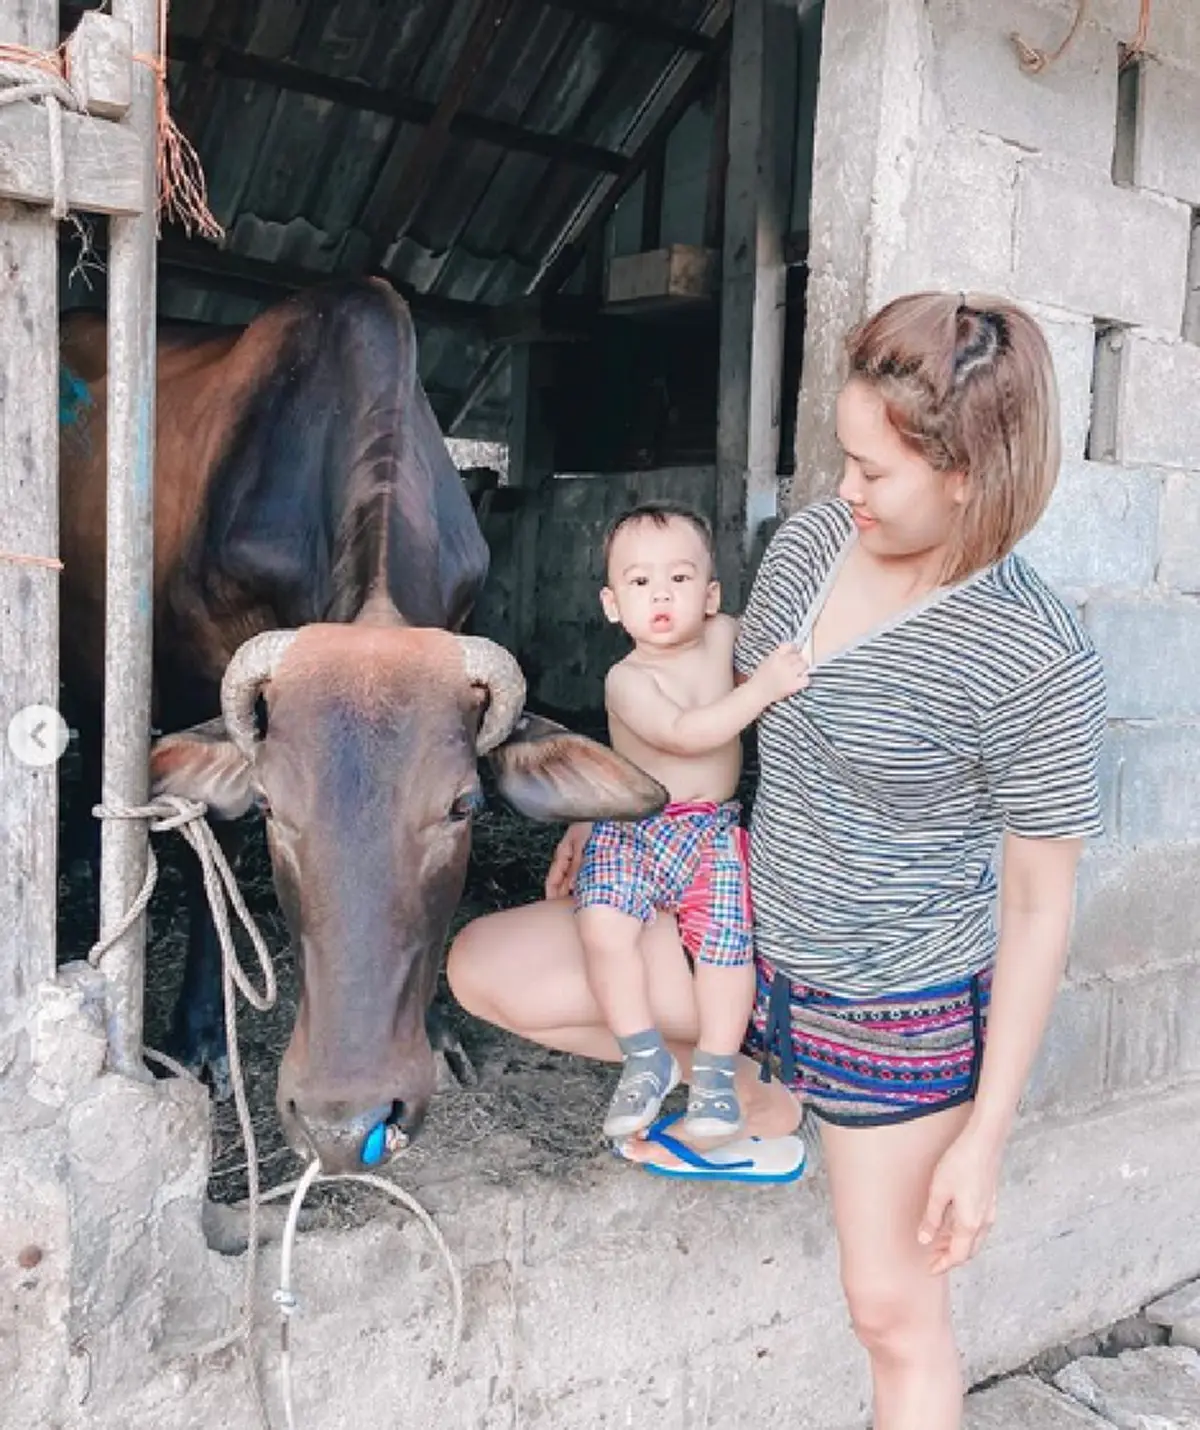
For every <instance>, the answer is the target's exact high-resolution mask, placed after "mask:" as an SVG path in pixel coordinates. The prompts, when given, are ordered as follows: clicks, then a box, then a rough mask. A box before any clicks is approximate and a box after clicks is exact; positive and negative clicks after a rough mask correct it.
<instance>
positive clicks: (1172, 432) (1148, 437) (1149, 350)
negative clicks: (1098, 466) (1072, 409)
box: [1117, 264, 1200, 469]
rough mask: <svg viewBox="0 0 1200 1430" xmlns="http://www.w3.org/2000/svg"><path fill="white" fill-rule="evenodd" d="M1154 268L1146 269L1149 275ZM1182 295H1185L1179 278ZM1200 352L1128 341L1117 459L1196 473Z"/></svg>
mask: <svg viewBox="0 0 1200 1430" xmlns="http://www.w3.org/2000/svg"><path fill="white" fill-rule="evenodd" d="M1150 267H1151V265H1149V264H1143V268H1144V269H1145V270H1147V271H1148V270H1149V269H1150ZM1179 291H1180V294H1181V295H1182V293H1183V279H1182V277H1180V281H1179ZM1198 394H1200V347H1197V346H1196V345H1195V344H1193V343H1184V342H1175V343H1167V342H1154V341H1152V340H1150V339H1147V338H1144V337H1142V336H1141V335H1140V334H1130V335H1128V336H1127V337H1126V339H1125V349H1124V353H1123V359H1122V363H1121V391H1120V397H1119V402H1118V412H1117V459H1118V461H1121V462H1127V463H1130V464H1132V465H1149V466H1158V467H1182V468H1185V469H1193V468H1195V467H1196V466H1197V464H1198V463H1200V401H1197V395H1198Z"/></svg>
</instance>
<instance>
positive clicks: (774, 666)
mask: <svg viewBox="0 0 1200 1430" xmlns="http://www.w3.org/2000/svg"><path fill="white" fill-rule="evenodd" d="M754 682H755V684H756V685H758V686H759V687H760V688H761V691H762V695H763V698H764V699H765V701H766V703H767V704H768V705H772V704H774V702H775V701H776V700H786V699H787V697H788V696H789V695H795V693H796V692H797V691H798V690H803V689H804V687H805V686H806V685H807V684H808V661H806V660H805V659H804V655H803V653H802V652H801V650H800V647H799V646H798V645H792V644H790V643H789V644H787V645H781V646H777V647H776V648H775V649H774V650H773V651H772V652H771V654H770V655H769V656H767V658H766V660H764V661H763V663H762V664H761V665H760V666H759V667H758V669H757V670H756V671H755V672H754Z"/></svg>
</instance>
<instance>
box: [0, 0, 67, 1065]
mask: <svg viewBox="0 0 1200 1430" xmlns="http://www.w3.org/2000/svg"><path fill="white" fill-rule="evenodd" d="M0 41H2V42H4V43H7V44H18V45H24V46H26V47H28V48H30V49H36V50H43V51H45V50H52V49H53V48H54V46H55V45H56V44H57V43H58V4H57V0H0ZM15 107H16V106H10V108H15ZM56 230H57V225H56V223H55V221H54V219H53V218H52V217H51V216H50V212H49V210H48V209H37V208H28V207H25V206H24V205H22V204H17V203H10V202H5V201H0V332H3V334H4V340H3V342H0V1069H3V1068H4V1067H5V1066H6V1065H7V1063H8V1062H9V1060H10V1057H11V1055H12V1050H13V1041H14V1039H15V1037H16V1034H17V1032H18V1030H19V1029H20V1026H21V1024H22V1022H23V1019H24V1014H25V1010H26V1007H27V1004H28V1000H29V998H30V997H31V995H32V993H33V990H34V988H35V987H36V985H37V984H38V982H39V981H41V980H42V979H45V978H50V977H53V975H54V967H55V910H56V906H57V888H56V884H57V857H56V856H57V829H58V777H57V774H56V773H55V770H54V767H53V766H49V767H48V768H33V767H30V766H29V765H27V764H23V763H22V762H21V761H20V760H18V759H17V757H16V755H15V753H14V751H13V749H12V748H11V747H10V745H9V742H8V739H7V730H8V725H9V721H10V720H11V719H12V717H13V715H14V714H15V713H16V712H17V711H18V710H20V709H22V708H23V707H25V706H27V705H34V704H38V705H51V706H56V705H57V704H58V575H57V572H56V571H55V570H54V569H53V568H52V567H50V566H47V565H39V564H34V563H27V562H18V561H16V560H14V559H12V558H14V557H18V556H24V557H43V558H47V557H48V558H54V557H56V556H57V553H58V245H57V235H56Z"/></svg>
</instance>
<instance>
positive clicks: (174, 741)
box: [150, 720, 255, 819]
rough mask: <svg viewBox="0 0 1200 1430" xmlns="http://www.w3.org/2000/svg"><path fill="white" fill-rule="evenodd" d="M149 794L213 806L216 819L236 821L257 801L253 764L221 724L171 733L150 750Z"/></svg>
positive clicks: (193, 727)
mask: <svg viewBox="0 0 1200 1430" xmlns="http://www.w3.org/2000/svg"><path fill="white" fill-rule="evenodd" d="M150 792H151V796H152V797H154V796H157V795H160V794H177V795H182V796H183V798H184V799H194V800H198V801H200V802H201V803H203V804H206V805H208V809H209V813H210V814H211V815H212V816H213V818H214V819H237V818H239V817H240V816H241V815H243V814H245V813H246V811H247V810H248V809H250V808H251V807H252V806H253V805H254V802H255V797H254V786H253V784H252V782H251V779H250V766H249V764H247V762H246V758H245V756H244V755H242V754H241V752H240V751H239V750H238V748H237V746H236V745H235V744H234V743H233V742H232V741H231V740H228V739H226V738H225V725H224V723H223V722H222V721H221V720H208V721H206V722H205V723H204V724H203V725H194V726H192V728H191V729H190V730H181V731H180V732H179V734H177V735H166V736H164V737H163V738H162V739H161V740H157V741H155V743H154V746H153V748H152V749H151V751H150Z"/></svg>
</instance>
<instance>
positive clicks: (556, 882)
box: [546, 824, 592, 899]
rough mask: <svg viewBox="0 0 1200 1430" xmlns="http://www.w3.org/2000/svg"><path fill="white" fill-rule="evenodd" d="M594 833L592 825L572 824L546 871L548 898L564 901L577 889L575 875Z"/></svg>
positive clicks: (560, 841)
mask: <svg viewBox="0 0 1200 1430" xmlns="http://www.w3.org/2000/svg"><path fill="white" fill-rule="evenodd" d="M591 832H592V826H591V825H590V824H572V825H571V826H570V827H569V828H568V830H567V832H566V833H565V834H564V835H563V837H562V838H561V839H560V840H559V841H558V848H557V849H556V850H555V851H554V857H553V858H552V859H551V860H550V868H549V869H548V870H547V871H546V897H547V898H548V899H562V898H565V897H566V895H567V894H569V893H570V892H571V891H572V889H574V887H575V875H576V874H577V873H578V872H579V861H580V860H581V859H582V858H583V846H584V845H585V844H586V843H587V840H588V835H589V834H591Z"/></svg>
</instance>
